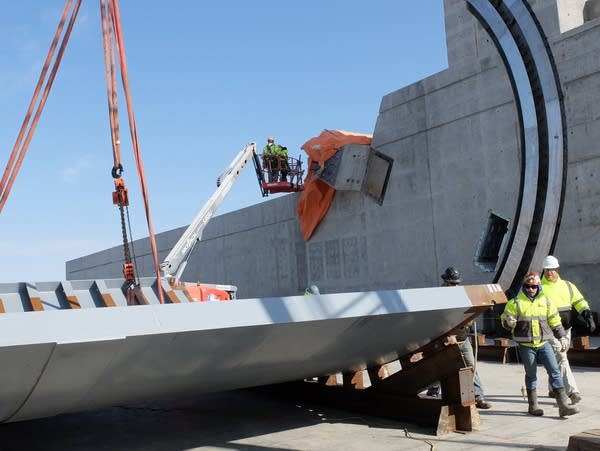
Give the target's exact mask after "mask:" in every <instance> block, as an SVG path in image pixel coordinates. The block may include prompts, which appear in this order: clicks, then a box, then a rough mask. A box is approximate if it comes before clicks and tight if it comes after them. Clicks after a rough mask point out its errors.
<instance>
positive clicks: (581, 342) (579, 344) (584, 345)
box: [573, 337, 590, 349]
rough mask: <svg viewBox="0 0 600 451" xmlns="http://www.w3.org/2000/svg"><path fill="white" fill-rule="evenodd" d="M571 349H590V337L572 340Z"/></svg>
mask: <svg viewBox="0 0 600 451" xmlns="http://www.w3.org/2000/svg"><path fill="white" fill-rule="evenodd" d="M573 349H590V337H575V338H573Z"/></svg>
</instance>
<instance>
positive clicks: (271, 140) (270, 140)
mask: <svg viewBox="0 0 600 451" xmlns="http://www.w3.org/2000/svg"><path fill="white" fill-rule="evenodd" d="M267 142H269V143H272V142H275V138H273V137H272V136H269V137H268V138H267Z"/></svg>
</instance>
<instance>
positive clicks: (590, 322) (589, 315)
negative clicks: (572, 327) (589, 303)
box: [581, 309, 596, 334]
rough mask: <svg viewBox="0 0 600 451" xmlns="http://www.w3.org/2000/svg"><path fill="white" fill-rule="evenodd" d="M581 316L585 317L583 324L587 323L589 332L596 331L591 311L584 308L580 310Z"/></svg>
mask: <svg viewBox="0 0 600 451" xmlns="http://www.w3.org/2000/svg"><path fill="white" fill-rule="evenodd" d="M581 316H583V318H584V319H585V324H586V325H587V328H588V330H589V331H590V334H593V333H594V332H595V331H596V323H595V322H594V315H592V311H591V310H590V309H585V310H584V311H583V312H581Z"/></svg>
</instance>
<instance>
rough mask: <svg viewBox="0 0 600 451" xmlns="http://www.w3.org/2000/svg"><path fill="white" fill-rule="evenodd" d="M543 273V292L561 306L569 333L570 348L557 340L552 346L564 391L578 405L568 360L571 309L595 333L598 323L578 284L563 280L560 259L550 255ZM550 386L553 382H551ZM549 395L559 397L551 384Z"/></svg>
mask: <svg viewBox="0 0 600 451" xmlns="http://www.w3.org/2000/svg"><path fill="white" fill-rule="evenodd" d="M542 266H543V276H542V288H543V290H544V294H545V295H546V296H547V297H549V298H550V299H552V302H554V304H555V305H556V308H557V309H558V314H559V315H560V319H561V322H562V326H563V327H564V329H565V331H566V333H567V340H568V344H567V349H566V350H565V351H562V350H561V346H560V343H559V342H558V340H556V339H554V340H553V341H552V348H553V349H554V354H555V356H556V361H557V363H558V368H559V369H560V375H561V377H562V379H563V383H564V385H565V390H566V392H567V394H568V395H569V398H570V399H571V404H577V403H578V402H579V401H581V394H580V393H579V388H577V383H576V382H575V376H573V373H572V372H571V365H569V360H568V359H567V352H568V350H569V347H570V345H571V325H572V324H573V321H572V320H574V319H575V318H572V317H571V312H572V310H575V311H576V312H577V313H578V314H579V315H581V317H582V318H583V319H584V320H585V323H586V326H587V328H588V330H589V332H590V333H594V331H595V330H596V323H595V322H594V317H593V315H592V311H591V310H590V306H589V305H588V303H587V301H586V300H585V299H584V297H583V295H582V294H581V293H580V292H579V290H578V289H577V287H576V286H575V284H573V283H572V282H569V281H568V280H565V279H561V278H560V275H559V274H558V268H559V264H558V259H557V258H556V257H554V256H552V255H548V256H547V257H546V258H544V261H543V262H542ZM549 387H550V385H549ZM548 396H551V397H552V398H555V397H556V394H555V393H554V392H553V391H552V389H551V387H550V389H549V390H548Z"/></svg>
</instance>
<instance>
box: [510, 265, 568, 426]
mask: <svg viewBox="0 0 600 451" xmlns="http://www.w3.org/2000/svg"><path fill="white" fill-rule="evenodd" d="M500 321H501V323H502V326H503V327H504V328H505V329H507V330H509V331H511V332H512V336H513V340H514V341H515V342H516V343H517V345H518V346H517V348H518V350H519V355H520V356H521V360H522V362H523V366H524V368H525V388H526V389H527V401H528V404H529V408H528V412H529V413H530V414H531V415H534V416H542V415H543V414H544V411H543V410H542V409H540V407H539V406H538V403H537V364H538V362H539V363H541V364H542V365H544V368H545V369H546V372H547V373H548V377H549V378H550V382H551V386H552V387H553V389H554V391H555V392H556V402H557V403H558V413H559V415H560V416H561V417H564V416H567V415H573V414H576V413H579V410H578V409H577V407H575V406H570V405H569V397H568V396H567V393H566V391H565V386H564V383H563V380H562V377H560V370H559V369H558V364H557V363H556V357H555V356H554V351H553V350H552V346H551V344H550V343H551V340H552V339H553V337H554V336H557V337H558V338H559V342H560V345H561V349H562V350H563V351H565V350H566V349H567V344H568V339H567V336H566V332H565V329H564V328H563V326H562V324H561V321H560V316H559V314H558V310H557V309H556V306H555V305H554V303H553V302H552V301H551V300H550V299H549V298H548V297H546V296H545V295H544V293H543V291H542V287H541V286H540V275H539V274H538V273H537V272H528V273H527V274H526V275H525V278H524V279H523V284H522V286H521V289H520V290H519V293H518V294H517V296H516V297H515V298H513V299H511V300H510V301H508V303H507V304H506V306H505V307H504V312H503V313H502V315H500Z"/></svg>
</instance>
